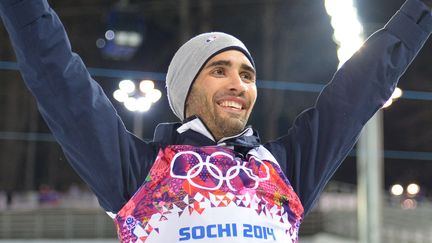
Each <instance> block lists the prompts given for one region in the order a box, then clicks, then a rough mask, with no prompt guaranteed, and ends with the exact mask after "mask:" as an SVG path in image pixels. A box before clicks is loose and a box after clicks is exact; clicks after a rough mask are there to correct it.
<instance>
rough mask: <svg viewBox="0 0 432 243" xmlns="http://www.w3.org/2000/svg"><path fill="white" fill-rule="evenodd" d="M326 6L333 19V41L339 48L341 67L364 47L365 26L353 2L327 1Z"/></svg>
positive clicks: (344, 0) (348, 0)
mask: <svg viewBox="0 0 432 243" xmlns="http://www.w3.org/2000/svg"><path fill="white" fill-rule="evenodd" d="M324 5H325V8H326V11H327V13H328V15H329V16H330V17H331V25H332V27H333V29H334V34H333V40H334V41H335V42H336V44H338V46H339V48H338V53H337V55H338V59H339V67H341V66H342V64H344V63H345V62H346V61H347V60H348V59H349V58H351V56H352V55H353V54H354V53H355V52H356V51H357V50H358V49H360V47H361V46H362V45H363V42H364V38H363V26H362V24H361V23H360V21H359V19H358V17H357V8H356V7H355V6H354V3H353V1H352V0H325V1H324Z"/></svg>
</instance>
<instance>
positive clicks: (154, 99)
mask: <svg viewBox="0 0 432 243" xmlns="http://www.w3.org/2000/svg"><path fill="white" fill-rule="evenodd" d="M148 97H149V99H150V100H151V102H153V103H156V102H157V101H158V100H160V98H161V97H162V92H160V90H158V89H154V90H152V92H150V93H148Z"/></svg>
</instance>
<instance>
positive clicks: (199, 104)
mask: <svg viewBox="0 0 432 243" xmlns="http://www.w3.org/2000/svg"><path fill="white" fill-rule="evenodd" d="M227 95H230V96H239V94H232V93H231V92H229V91H228V92H222V93H217V94H216V95H215V97H222V96H227ZM242 95H244V94H242ZM217 106H218V105H217V104H216V103H215V102H212V100H209V99H207V97H206V96H205V95H204V94H203V93H202V92H198V91H196V90H195V89H194V88H192V90H191V92H190V94H189V96H188V99H187V102H186V111H187V116H192V115H196V116H198V117H199V118H200V119H201V120H202V121H203V122H204V124H205V125H206V126H207V128H208V129H209V131H210V133H212V135H213V137H214V138H215V139H216V141H219V140H220V139H221V138H224V137H231V136H234V135H237V134H239V133H240V132H242V131H243V130H244V128H245V126H246V123H247V120H248V117H249V114H248V113H246V115H244V114H234V113H229V112H223V111H222V110H221V109H220V108H219V107H217Z"/></svg>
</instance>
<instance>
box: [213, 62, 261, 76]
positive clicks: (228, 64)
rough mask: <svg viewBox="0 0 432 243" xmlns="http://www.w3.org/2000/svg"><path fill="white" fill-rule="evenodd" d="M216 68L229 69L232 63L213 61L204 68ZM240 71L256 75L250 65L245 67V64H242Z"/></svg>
mask: <svg viewBox="0 0 432 243" xmlns="http://www.w3.org/2000/svg"><path fill="white" fill-rule="evenodd" d="M216 66H226V67H231V66H232V62H231V61H228V60H219V61H214V62H211V63H209V64H208V65H207V66H206V67H205V68H211V67H216ZM240 68H241V69H244V70H246V71H249V72H252V73H253V74H256V71H255V69H254V68H253V67H251V66H250V65H247V64H245V63H242V64H241V66H240Z"/></svg>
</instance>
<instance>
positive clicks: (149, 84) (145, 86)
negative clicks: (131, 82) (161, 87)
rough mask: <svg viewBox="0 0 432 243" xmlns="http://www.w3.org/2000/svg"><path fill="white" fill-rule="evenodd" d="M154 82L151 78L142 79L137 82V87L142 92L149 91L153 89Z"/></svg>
mask: <svg viewBox="0 0 432 243" xmlns="http://www.w3.org/2000/svg"><path fill="white" fill-rule="evenodd" d="M154 87H155V86H154V82H153V81H151V80H142V81H141V82H140V84H139V89H140V90H141V92H143V93H149V92H151V91H152V90H153V89H154Z"/></svg>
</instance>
